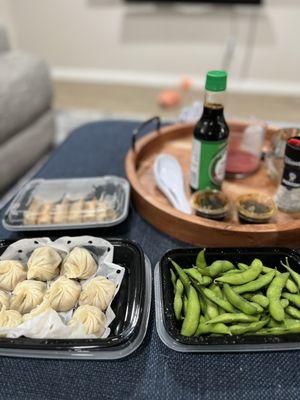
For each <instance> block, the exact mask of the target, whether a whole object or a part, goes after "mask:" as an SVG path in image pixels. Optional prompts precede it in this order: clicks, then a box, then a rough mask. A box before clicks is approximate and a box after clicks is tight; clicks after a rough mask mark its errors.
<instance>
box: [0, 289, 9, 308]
mask: <svg viewBox="0 0 300 400" xmlns="http://www.w3.org/2000/svg"><path fill="white" fill-rule="evenodd" d="M3 307H4V308H6V309H9V294H8V293H6V292H3V290H0V310H1V309H2V308H3Z"/></svg>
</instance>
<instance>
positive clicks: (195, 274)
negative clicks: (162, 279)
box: [184, 268, 212, 286]
mask: <svg viewBox="0 0 300 400" xmlns="http://www.w3.org/2000/svg"><path fill="white" fill-rule="evenodd" d="M184 272H186V273H187V274H188V275H189V276H190V277H192V278H193V279H195V280H196V281H197V282H199V284H200V285H201V286H207V285H210V284H211V282H212V278H210V277H209V276H202V275H201V273H200V272H199V270H198V269H196V268H188V269H185V270H184Z"/></svg>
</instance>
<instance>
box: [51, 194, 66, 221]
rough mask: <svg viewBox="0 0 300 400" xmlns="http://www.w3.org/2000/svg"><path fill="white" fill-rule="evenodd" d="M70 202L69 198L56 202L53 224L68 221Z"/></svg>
mask: <svg viewBox="0 0 300 400" xmlns="http://www.w3.org/2000/svg"><path fill="white" fill-rule="evenodd" d="M69 203H70V202H69V200H68V199H63V201H62V202H61V203H58V204H56V206H55V208H54V212H53V224H62V223H64V222H67V219H68V211H69Z"/></svg>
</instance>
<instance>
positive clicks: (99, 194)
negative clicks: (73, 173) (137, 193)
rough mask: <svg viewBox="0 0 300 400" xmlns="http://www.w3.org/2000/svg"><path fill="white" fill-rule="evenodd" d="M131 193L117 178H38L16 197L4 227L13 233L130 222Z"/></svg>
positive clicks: (122, 180)
mask: <svg viewBox="0 0 300 400" xmlns="http://www.w3.org/2000/svg"><path fill="white" fill-rule="evenodd" d="M129 194H130V187H129V183H128V182H127V180H126V179H123V178H119V177H117V176H104V177H95V178H78V179H36V180H32V181H30V182H29V183H28V184H27V185H25V186H24V187H23V188H22V189H21V191H20V192H19V194H18V195H17V196H16V197H15V199H14V200H13V202H12V203H11V205H10V207H9V208H8V210H7V212H6V214H5V216H4V219H3V225H4V227H5V228H7V229H8V230H12V231H19V230H50V229H55V230H57V229H80V228H89V227H109V226H113V225H117V224H119V223H121V222H122V221H124V220H125V219H126V217H127V215H128V207H129Z"/></svg>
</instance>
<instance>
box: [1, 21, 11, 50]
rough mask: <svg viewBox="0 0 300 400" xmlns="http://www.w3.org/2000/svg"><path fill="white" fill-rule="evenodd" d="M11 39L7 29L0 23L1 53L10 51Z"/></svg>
mask: <svg viewBox="0 0 300 400" xmlns="http://www.w3.org/2000/svg"><path fill="white" fill-rule="evenodd" d="M9 49H10V48H9V41H8V36H7V32H6V29H5V28H4V26H2V25H0V53H4V52H6V51H9Z"/></svg>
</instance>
